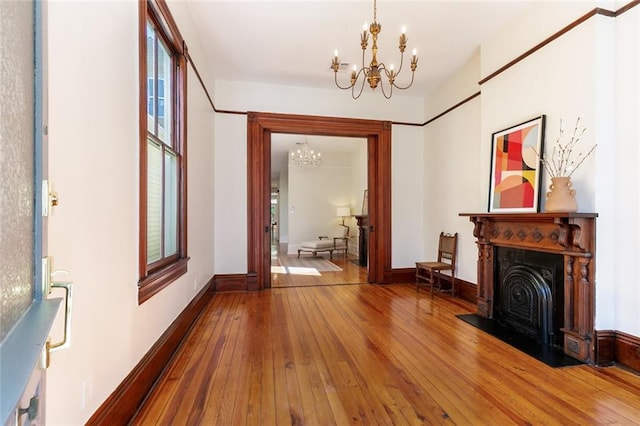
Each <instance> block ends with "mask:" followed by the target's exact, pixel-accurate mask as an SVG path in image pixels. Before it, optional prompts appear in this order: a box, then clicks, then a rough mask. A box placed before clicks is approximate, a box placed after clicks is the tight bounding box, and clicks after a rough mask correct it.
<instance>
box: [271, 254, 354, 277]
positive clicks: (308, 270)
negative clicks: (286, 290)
mask: <svg viewBox="0 0 640 426" xmlns="http://www.w3.org/2000/svg"><path fill="white" fill-rule="evenodd" d="M278 261H279V263H280V267H281V268H282V269H283V271H282V273H291V274H300V273H302V274H305V275H315V273H318V272H340V271H342V268H341V267H339V266H338V265H336V264H335V263H332V262H330V261H329V260H328V259H325V258H324V257H321V256H300V258H298V256H297V255H292V256H278ZM273 268H277V266H272V267H271V269H272V270H273Z"/></svg>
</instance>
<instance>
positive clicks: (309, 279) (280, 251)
mask: <svg viewBox="0 0 640 426" xmlns="http://www.w3.org/2000/svg"><path fill="white" fill-rule="evenodd" d="M276 250H277V252H276ZM320 255H322V256H323V257H325V258H326V259H327V260H329V256H328V255H327V254H326V253H322V254H320ZM279 256H287V245H286V244H280V245H279V246H276V245H272V246H271V265H272V266H279V265H280V262H279V260H278V257H279ZM302 256H309V254H306V253H305V254H302ZM330 261H331V262H332V263H334V264H335V265H337V266H339V267H340V268H342V271H340V272H320V273H319V274H318V275H308V274H285V273H280V272H276V273H274V272H272V273H271V287H274V288H275V287H311V286H321V285H343V284H363V283H366V282H367V268H364V267H361V266H359V265H358V264H357V263H354V262H352V261H351V260H350V259H347V258H345V257H344V256H343V255H342V254H341V253H335V254H334V255H333V258H332V259H331V260H330ZM276 269H279V268H276ZM272 271H273V268H272Z"/></svg>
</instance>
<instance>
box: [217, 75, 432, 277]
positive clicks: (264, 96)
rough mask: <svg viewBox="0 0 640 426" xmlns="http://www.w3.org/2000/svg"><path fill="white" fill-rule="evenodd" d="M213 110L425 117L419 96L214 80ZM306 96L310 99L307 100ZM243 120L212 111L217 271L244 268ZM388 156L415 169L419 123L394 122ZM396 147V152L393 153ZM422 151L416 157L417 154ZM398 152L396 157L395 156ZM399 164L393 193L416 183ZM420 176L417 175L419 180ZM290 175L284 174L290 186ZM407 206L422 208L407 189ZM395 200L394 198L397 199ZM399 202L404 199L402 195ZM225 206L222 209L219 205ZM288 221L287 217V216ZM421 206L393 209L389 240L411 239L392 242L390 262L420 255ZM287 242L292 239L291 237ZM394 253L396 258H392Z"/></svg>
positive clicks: (408, 260)
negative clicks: (415, 125)
mask: <svg viewBox="0 0 640 426" xmlns="http://www.w3.org/2000/svg"><path fill="white" fill-rule="evenodd" d="M215 88H216V90H215V99H214V102H215V104H216V108H219V109H225V110H233V111H264V112H273V113H293V114H309V115H320V116H331V117H351V118H367V119H376V120H396V121H408V122H421V121H422V120H423V117H424V113H423V101H422V98H418V97H408V96H401V95H395V94H394V96H393V98H392V99H391V100H386V99H384V97H383V96H382V95H381V94H380V93H374V94H370V93H365V94H363V95H362V97H361V98H360V99H359V100H353V99H351V97H350V95H349V94H348V93H345V92H342V91H339V90H333V89H332V90H323V89H310V88H302V87H287V86H272V85H263V84H256V83H241V82H229V81H216V82H215ZM310 100H313V101H312V102H311V101H310ZM246 128H247V123H246V117H245V116H242V115H233V114H218V115H216V135H215V144H216V171H215V173H216V177H215V180H214V182H215V185H216V191H215V192H216V200H215V205H216V242H215V246H216V274H227V273H228V274H242V273H246V272H247V235H246V232H247V231H246V228H247V217H246V210H247V195H246V194H247V192H246V188H247V177H246V176H247V169H246V156H247V129H246ZM392 133H393V135H392V137H393V147H392V157H394V158H403V157H404V158H407V159H410V160H411V161H412V163H411V164H413V165H414V166H415V167H419V166H420V159H419V158H416V157H415V156H413V155H414V154H415V153H416V151H415V150H416V149H420V148H419V146H420V145H421V144H422V140H423V130H422V128H421V127H418V128H408V127H407V126H393V129H392ZM404 150H408V151H404ZM396 151H397V152H396ZM421 152H422V151H421V150H420V151H419V155H418V156H417V157H421V155H422V154H421ZM398 155H399V156H400V157H398ZM403 167H404V165H403V166H402V167H393V168H392V189H391V190H392V197H393V196H394V195H393V194H395V193H404V192H403V191H404V188H406V187H407V186H409V187H410V186H415V185H416V178H415V173H416V170H418V169H414V171H413V172H412V173H409V172H408V171H406V170H403ZM419 179H421V177H420V178H419ZM292 180H293V178H292V177H291V176H289V185H291V184H292ZM410 196H411V199H410V200H406V202H407V203H409V205H417V206H421V204H422V196H421V194H420V193H412V194H411V195H410ZM396 200H398V199H397V198H396ZM403 200H404V198H403ZM221 205H226V206H225V208H224V209H223V208H219V207H218V206H221ZM289 219H291V217H290V218H289ZM421 221H422V209H421V208H415V209H414V208H404V207H403V208H402V209H399V208H396V207H392V239H393V241H396V239H395V238H396V237H395V236H394V235H396V234H398V235H412V242H411V243H409V245H408V246H407V245H406V243H405V242H404V241H402V242H401V243H399V244H402V245H403V247H400V248H399V249H398V248H396V244H395V243H394V244H393V245H392V250H394V251H392V262H393V265H394V266H397V265H404V266H410V265H411V264H412V263H411V262H415V259H419V258H420V257H421V255H422V253H421V252H420V250H419V249H418V248H417V247H419V245H420V242H419V241H418V239H416V238H415V235H414V234H413V232H415V229H416V228H415V227H416V226H421ZM289 242H290V243H293V240H292V236H291V235H290V236H289ZM394 256H396V257H397V258H394Z"/></svg>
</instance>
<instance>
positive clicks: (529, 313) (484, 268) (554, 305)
mask: <svg viewBox="0 0 640 426" xmlns="http://www.w3.org/2000/svg"><path fill="white" fill-rule="evenodd" d="M460 215H461V216H468V217H469V219H470V220H471V221H472V222H473V223H474V225H475V227H474V231H473V235H474V236H475V237H476V239H477V245H478V297H477V304H478V314H479V315H480V316H482V317H485V318H489V319H494V320H497V321H499V322H500V323H501V324H503V325H504V326H505V327H508V328H509V329H512V330H514V332H515V333H519V334H522V335H525V336H528V337H530V338H531V339H533V340H535V341H537V342H539V343H541V344H543V345H549V346H555V347H559V348H561V349H562V350H563V351H564V353H565V354H567V355H569V356H571V357H573V358H575V359H578V360H580V361H583V362H591V363H593V362H594V361H595V357H594V351H595V347H594V344H595V342H594V339H593V338H594V303H595V300H594V280H595V219H596V217H597V214H595V213H518V214H507V213H461V214H460Z"/></svg>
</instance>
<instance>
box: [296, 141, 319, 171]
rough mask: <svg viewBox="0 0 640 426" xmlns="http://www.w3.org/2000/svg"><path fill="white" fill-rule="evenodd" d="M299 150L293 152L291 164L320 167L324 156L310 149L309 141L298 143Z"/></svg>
mask: <svg viewBox="0 0 640 426" xmlns="http://www.w3.org/2000/svg"><path fill="white" fill-rule="evenodd" d="M296 145H298V149H297V150H295V151H292V152H291V164H295V165H297V166H314V167H315V166H319V165H320V162H321V161H322V154H321V153H319V152H316V151H314V150H313V149H311V148H309V144H308V143H307V141H304V142H297V143H296Z"/></svg>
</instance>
